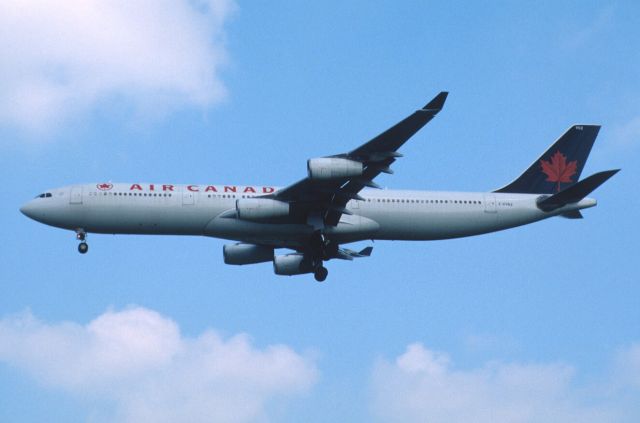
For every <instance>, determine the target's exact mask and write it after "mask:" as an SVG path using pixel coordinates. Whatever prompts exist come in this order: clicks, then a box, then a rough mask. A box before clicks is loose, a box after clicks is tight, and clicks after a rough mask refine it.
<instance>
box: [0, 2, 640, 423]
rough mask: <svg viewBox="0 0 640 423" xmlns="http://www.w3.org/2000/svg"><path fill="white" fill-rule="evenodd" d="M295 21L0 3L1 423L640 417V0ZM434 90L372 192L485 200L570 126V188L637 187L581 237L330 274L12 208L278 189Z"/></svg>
mask: <svg viewBox="0 0 640 423" xmlns="http://www.w3.org/2000/svg"><path fill="white" fill-rule="evenodd" d="M291 3H292V2H251V3H249V2H238V3H231V2H230V1H222V0H210V1H208V2H207V1H204V0H202V1H195V2H191V1H183V0H175V1H173V2H166V3H159V2H153V1H150V0H149V1H139V2H114V3H112V4H110V5H109V6H104V5H102V4H101V3H99V2H86V3H85V6H84V7H82V8H79V7H75V6H72V5H71V4H69V5H68V6H64V7H59V5H57V4H55V5H54V4H53V3H52V4H47V5H46V6H42V5H41V4H40V3H39V2H35V1H25V2H22V3H21V4H22V7H20V8H19V7H18V6H16V5H15V4H3V5H2V6H0V28H5V29H8V30H6V31H3V32H1V33H0V34H1V35H0V80H1V81H0V148H1V149H2V154H0V169H2V170H0V178H1V182H2V186H3V191H4V193H5V201H4V206H3V207H2V209H1V210H2V211H1V213H2V215H1V217H2V220H3V222H4V224H3V225H2V228H1V229H0V231H2V232H1V233H2V240H3V242H2V244H1V246H0V249H1V251H0V257H2V264H3V265H2V266H0V421H25V422H31V421H33V422H35V421H42V420H48V421H69V422H74V421H78V422H83V421H145V420H146V421H148V420H154V421H163V420H162V419H164V420H165V421H185V420H188V421H264V420H268V421H291V422H293V421H301V420H304V421H318V422H320V421H328V420H337V419H340V420H341V421H372V420H373V421H435V422H439V421H454V422H455V421H469V420H474V421H492V422H496V421H497V422H538V421H578V420H579V421H594V422H609V421H621V422H632V421H638V419H640V406H638V404H640V300H639V298H640V284H639V282H640V277H639V276H640V275H639V272H638V266H637V263H635V257H636V251H637V250H638V247H639V244H638V239H640V230H639V229H638V224H637V210H638V209H639V208H640V203H639V200H638V196H637V195H636V194H637V187H638V184H639V183H640V177H639V176H638V173H637V171H636V169H637V167H638V160H639V158H640V79H639V78H638V75H640V56H639V54H638V51H639V50H638V47H639V43H640V32H639V30H638V25H637V22H638V16H640V7H639V6H638V5H637V4H636V3H635V2H595V1H594V2H589V1H584V2H560V3H558V2H537V3H536V4H535V5H526V4H524V3H522V2H490V3H483V4H480V3H478V4H471V3H469V2H417V1H407V2H396V1H379V2H367V1H353V2H337V1H336V2H334V1H325V2H315V3H313V2H304V3H302V2H298V3H296V4H291ZM76 6H77V5H76ZM441 90H448V91H450V93H451V94H450V96H449V99H448V101H447V104H446V106H445V109H444V110H443V111H442V112H441V113H440V114H439V115H438V116H437V117H436V118H435V119H434V120H433V121H432V122H431V123H430V124H429V125H428V126H427V127H426V128H424V129H423V130H422V131H421V132H420V133H418V135H416V136H415V138H413V139H412V140H411V141H410V142H409V143H408V144H406V145H405V146H404V147H403V150H402V152H403V153H404V154H405V157H404V158H403V159H401V160H399V161H398V162H397V164H396V165H395V171H396V173H395V174H394V175H392V176H389V175H383V176H382V177H381V178H380V179H379V183H380V184H381V185H383V186H385V187H389V188H410V189H431V190H438V189H441V190H474V191H482V190H491V189H494V188H496V187H499V186H501V185H503V184H504V183H506V182H509V181H510V180H511V179H513V178H514V177H515V176H517V175H518V174H519V172H521V171H522V170H524V169H525V168H526V167H527V166H528V165H529V164H530V163H531V161H533V160H534V159H535V158H536V157H538V155H539V154H540V153H541V152H542V151H544V149H545V148H546V147H547V146H548V145H549V144H550V143H551V142H553V141H554V140H555V139H556V138H557V137H558V136H559V135H560V134H561V133H562V132H563V131H564V130H565V129H566V128H567V127H568V126H570V125H571V124H574V123H597V124H601V125H602V130H601V132H600V135H599V138H598V140H597V142H596V145H595V147H594V149H593V151H592V153H591V156H590V159H589V162H588V163H587V165H586V167H585V169H584V173H583V175H588V174H590V173H594V172H596V171H599V170H604V169H610V168H622V172H620V173H619V174H618V175H616V177H615V178H613V179H612V180H611V181H609V182H608V183H607V184H605V185H604V186H602V187H601V188H600V189H599V190H598V191H597V192H596V194H595V197H596V198H598V200H599V205H598V207H596V208H594V209H591V210H587V211H585V213H584V214H585V219H584V220H582V221H570V220H565V219H560V218H556V219H551V220H548V221H544V222H540V223H537V224H534V225H530V226H527V227H523V228H516V229H513V230H510V231H505V232H501V233H496V234H489V235H485V236H481V237H475V238H468V239H459V240H451V241H438V242H419V243H409V242H406V243H401V242H376V243H375V244H374V252H373V256H372V257H371V258H370V259H362V260H358V261H356V262H352V263H343V262H331V263H329V269H330V275H329V279H328V281H327V282H326V283H324V284H317V283H315V282H314V281H313V279H312V277H306V276H302V277H293V278H283V277H276V276H275V275H273V272H272V269H271V265H270V264H268V263H267V264H261V265H255V266H246V267H240V268H238V267H231V266H225V265H224V264H223V263H222V254H221V250H222V246H223V244H224V241H221V240H216V239H205V238H194V237H143V236H123V235H121V236H106V235H90V237H89V242H90V244H91V251H90V253H89V254H87V255H86V256H80V255H79V254H78V253H77V251H76V242H75V239H74V234H72V233H67V232H66V231H62V230H59V229H55V228H50V227H46V226H43V225H40V224H37V223H36V222H33V221H30V220H28V219H27V218H25V217H24V216H22V215H21V214H20V213H19V212H18V208H19V207H20V205H21V204H22V203H24V202H26V201H27V200H29V199H30V198H32V197H33V196H34V195H36V194H37V193H39V192H41V191H43V190H45V189H46V188H51V187H56V186H62V185H69V184H73V183H84V182H95V181H105V180H112V181H136V182H138V181H152V182H159V183H163V182H169V183H171V182H172V183H217V184H226V183H236V184H267V185H287V184H289V183H291V182H293V181H295V180H297V179H299V178H300V177H302V176H303V175H304V174H305V160H306V159H307V158H310V157H317V156H321V155H328V154H335V153H340V152H344V151H348V150H350V149H351V148H353V147H354V146H357V145H359V144H361V143H362V142H364V141H367V140H368V139H370V138H371V137H373V136H375V135H377V134H378V133H379V132H381V131H382V130H384V129H386V128H387V127H388V126H390V125H391V124H394V123H395V122H396V121H397V120H399V119H401V118H403V117H404V116H405V115H407V114H409V113H410V112H412V111H413V110H414V109H416V108H417V107H420V106H422V105H424V104H425V103H426V101H428V100H429V99H430V98H431V97H432V96H433V95H435V94H436V93H437V92H439V91H441ZM363 245H367V244H366V243H363ZM160 388H162V389H160ZM154 413H155V414H154Z"/></svg>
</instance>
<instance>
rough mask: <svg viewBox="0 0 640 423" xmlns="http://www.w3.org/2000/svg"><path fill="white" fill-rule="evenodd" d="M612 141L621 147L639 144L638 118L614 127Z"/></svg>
mask: <svg viewBox="0 0 640 423" xmlns="http://www.w3.org/2000/svg"><path fill="white" fill-rule="evenodd" d="M613 140H614V142H616V143H617V144H618V145H619V146H622V147H628V146H633V145H636V144H638V143H640V116H636V117H634V118H632V119H631V120H629V121H627V122H625V123H623V124H620V125H617V126H616V127H614V128H613Z"/></svg>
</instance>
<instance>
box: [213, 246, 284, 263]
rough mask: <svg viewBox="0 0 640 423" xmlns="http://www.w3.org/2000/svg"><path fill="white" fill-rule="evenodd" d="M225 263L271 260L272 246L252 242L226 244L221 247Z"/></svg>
mask: <svg viewBox="0 0 640 423" xmlns="http://www.w3.org/2000/svg"><path fill="white" fill-rule="evenodd" d="M222 255H223V256H224V262H225V264H254V263H264V262H267V261H271V260H273V248H272V247H267V246H264V245H254V244H242V243H238V244H227V245H225V246H224V247H222Z"/></svg>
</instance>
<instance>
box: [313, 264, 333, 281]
mask: <svg viewBox="0 0 640 423" xmlns="http://www.w3.org/2000/svg"><path fill="white" fill-rule="evenodd" d="M327 275H329V271H328V270H327V268H326V267H323V266H320V267H318V268H317V269H316V271H315V272H313V277H314V278H316V280H317V281H318V282H324V281H325V279H327Z"/></svg>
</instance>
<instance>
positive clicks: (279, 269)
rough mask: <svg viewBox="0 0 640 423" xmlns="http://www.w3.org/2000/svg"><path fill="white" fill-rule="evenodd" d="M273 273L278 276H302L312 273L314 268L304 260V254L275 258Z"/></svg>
mask: <svg viewBox="0 0 640 423" xmlns="http://www.w3.org/2000/svg"><path fill="white" fill-rule="evenodd" d="M273 271H274V272H275V273H276V275H287V276H292V275H302V274H303V273H312V272H313V266H312V265H311V263H309V262H306V261H305V260H304V255H302V254H295V253H294V254H286V255H283V256H274V257H273Z"/></svg>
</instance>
